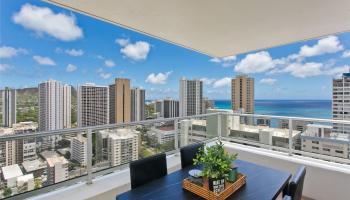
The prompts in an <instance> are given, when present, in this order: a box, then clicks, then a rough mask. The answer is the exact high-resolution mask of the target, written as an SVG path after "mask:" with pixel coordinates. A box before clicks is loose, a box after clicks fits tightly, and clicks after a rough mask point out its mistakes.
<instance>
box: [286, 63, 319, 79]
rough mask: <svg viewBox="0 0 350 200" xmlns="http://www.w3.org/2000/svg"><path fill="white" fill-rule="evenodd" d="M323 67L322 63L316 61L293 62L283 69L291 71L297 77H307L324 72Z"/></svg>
mask: <svg viewBox="0 0 350 200" xmlns="http://www.w3.org/2000/svg"><path fill="white" fill-rule="evenodd" d="M322 67H323V64H322V63H315V62H308V63H291V64H289V65H288V66H287V67H286V68H285V69H284V70H283V71H284V72H289V73H291V75H293V76H295V77H299V78H306V77H310V76H318V75H321V74H323V72H322Z"/></svg>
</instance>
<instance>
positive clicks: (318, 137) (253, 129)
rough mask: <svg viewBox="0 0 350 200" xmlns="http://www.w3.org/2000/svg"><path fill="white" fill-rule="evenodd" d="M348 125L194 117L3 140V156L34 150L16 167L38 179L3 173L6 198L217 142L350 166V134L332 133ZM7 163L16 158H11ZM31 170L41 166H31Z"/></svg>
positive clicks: (248, 117) (217, 114)
mask: <svg viewBox="0 0 350 200" xmlns="http://www.w3.org/2000/svg"><path fill="white" fill-rule="evenodd" d="M346 126H349V127H350V121H341V120H328V119H315V118H300V117H284V116H270V115H255V114H240V113H232V112H229V111H223V112H221V111H220V112H215V113H210V114H203V115H196V116H189V117H177V118H168V119H155V120H146V121H139V122H130V123H123V124H109V125H101V126H93V127H82V128H74V129H63V130H54V131H48V132H35V133H23V134H9V135H3V136H1V137H0V150H1V151H4V150H5V151H6V149H4V147H5V148H8V147H9V145H13V147H16V148H15V149H17V150H18V149H20V150H21V151H22V150H23V151H30V149H32V150H33V148H34V149H35V155H33V154H30V153H28V152H26V154H28V155H32V157H31V158H28V159H24V160H25V161H24V162H23V161H22V162H21V163H16V164H18V165H17V166H18V167H20V170H21V171H22V173H23V174H33V179H34V180H31V178H30V177H29V178H28V177H27V179H26V180H27V181H28V182H27V183H23V184H22V183H21V182H20V181H18V179H17V177H18V176H21V175H20V174H17V175H16V174H15V175H13V176H14V177H12V178H9V176H7V175H6V177H5V176H4V175H3V174H4V172H2V178H1V184H0V187H1V191H0V194H3V192H4V191H5V190H9V189H8V188H10V189H11V195H10V196H12V197H11V198H13V199H23V198H26V197H30V196H36V195H39V194H42V193H45V192H48V191H52V190H55V189H57V188H60V187H63V186H64V187H67V186H69V185H73V184H75V183H77V182H82V181H83V182H86V183H87V184H93V181H92V180H93V179H94V178H95V177H99V176H102V175H105V174H108V173H111V172H114V171H116V170H122V169H124V168H127V166H128V163H129V162H130V161H132V160H137V159H140V158H143V157H147V156H149V155H153V154H157V153H160V152H166V153H167V154H168V155H169V154H174V153H177V152H178V149H179V148H181V147H182V146H186V145H188V144H191V143H195V142H206V143H209V142H213V141H217V140H221V141H226V142H230V143H235V144H242V145H245V146H251V147H254V148H263V149H268V150H272V151H277V152H285V153H287V154H288V155H289V156H293V155H298V156H305V157H311V158H316V159H321V160H326V161H331V162H336V163H342V164H350V160H349V144H350V142H349V139H350V137H349V136H350V131H349V134H348V135H346V134H344V133H334V130H335V129H334V128H333V127H340V128H341V131H342V132H345V133H346V130H347V129H346V128H347V127H346ZM337 130H338V129H337ZM31 144H32V145H31ZM4 145H5V146H4ZM16 145H17V146H16ZM33 145H34V147H33ZM19 146H22V148H18V147H19ZM26 148H27V149H26ZM28 149H29V150H28ZM328 149H329V151H328ZM12 152H14V151H12ZM67 152H70V153H67ZM0 153H1V152H0ZM7 153H8V154H9V149H7ZM16 154H18V152H16ZM6 159H8V160H10V159H9V156H8V155H7V157H6ZM7 162H9V161H7ZM13 163H15V162H12V164H13ZM31 164H32V165H34V164H36V165H35V167H32V168H31V167H30V165H31ZM39 164H41V165H39ZM5 165H6V162H5ZM11 166H13V165H11ZM55 167H56V169H55ZM14 168H16V166H15V167H14ZM2 169H4V168H2ZM7 170H9V169H7ZM55 170H57V171H55ZM59 170H60V171H59ZM11 173H13V172H12V171H11V169H10V170H9V172H6V170H5V174H10V175H12V174H11ZM53 174H55V175H53ZM16 176H17V177H16ZM6 178H7V179H6ZM32 184H34V185H32ZM2 197H4V196H2Z"/></svg>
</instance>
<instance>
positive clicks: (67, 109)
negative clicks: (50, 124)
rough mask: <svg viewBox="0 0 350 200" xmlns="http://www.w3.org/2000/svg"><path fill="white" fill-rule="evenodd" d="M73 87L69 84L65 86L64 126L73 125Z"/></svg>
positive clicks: (69, 126)
mask: <svg viewBox="0 0 350 200" xmlns="http://www.w3.org/2000/svg"><path fill="white" fill-rule="evenodd" d="M71 107H72V87H71V86H69V85H67V84H66V85H64V86H63V116H64V117H63V128H71V127H72V123H71V121H72V119H71V118H72V109H71Z"/></svg>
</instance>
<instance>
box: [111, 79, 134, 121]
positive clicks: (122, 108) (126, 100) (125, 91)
mask: <svg viewBox="0 0 350 200" xmlns="http://www.w3.org/2000/svg"><path fill="white" fill-rule="evenodd" d="M110 88H115V90H114V92H115V93H114V94H113V93H111V94H110V98H111V99H112V102H113V101H114V102H115V104H114V107H113V106H111V108H110V112H111V113H114V116H115V118H114V121H110V123H124V122H130V121H131V116H130V115H131V96H130V95H131V90H130V79H125V78H116V79H115V84H114V85H110Z"/></svg>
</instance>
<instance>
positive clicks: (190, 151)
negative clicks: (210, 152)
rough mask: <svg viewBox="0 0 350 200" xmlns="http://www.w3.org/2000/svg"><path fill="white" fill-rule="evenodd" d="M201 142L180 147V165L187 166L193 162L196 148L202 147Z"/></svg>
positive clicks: (196, 151)
mask: <svg viewBox="0 0 350 200" xmlns="http://www.w3.org/2000/svg"><path fill="white" fill-rule="evenodd" d="M203 146H204V145H203V143H198V144H192V145H189V146H186V147H183V148H181V149H180V154H181V167H182V168H184V167H187V166H190V165H192V164H193V158H195V157H196V155H197V153H198V150H199V149H200V148H203Z"/></svg>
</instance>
